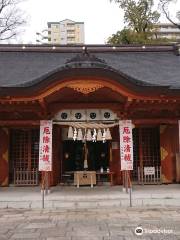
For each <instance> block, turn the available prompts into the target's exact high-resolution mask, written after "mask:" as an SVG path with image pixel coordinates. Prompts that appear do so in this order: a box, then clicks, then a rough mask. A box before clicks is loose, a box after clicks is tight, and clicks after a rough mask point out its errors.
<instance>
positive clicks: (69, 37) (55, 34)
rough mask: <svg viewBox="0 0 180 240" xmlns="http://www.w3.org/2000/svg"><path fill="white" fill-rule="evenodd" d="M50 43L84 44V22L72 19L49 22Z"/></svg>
mask: <svg viewBox="0 0 180 240" xmlns="http://www.w3.org/2000/svg"><path fill="white" fill-rule="evenodd" d="M48 43H52V44H84V22H75V21H72V20H70V19H65V20H63V21H60V22H48Z"/></svg>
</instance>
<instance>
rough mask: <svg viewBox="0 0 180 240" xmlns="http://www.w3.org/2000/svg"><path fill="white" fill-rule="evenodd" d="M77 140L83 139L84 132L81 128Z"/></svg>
mask: <svg viewBox="0 0 180 240" xmlns="http://www.w3.org/2000/svg"><path fill="white" fill-rule="evenodd" d="M77 140H79V141H82V140H83V134H82V129H81V128H79V129H78V134H77Z"/></svg>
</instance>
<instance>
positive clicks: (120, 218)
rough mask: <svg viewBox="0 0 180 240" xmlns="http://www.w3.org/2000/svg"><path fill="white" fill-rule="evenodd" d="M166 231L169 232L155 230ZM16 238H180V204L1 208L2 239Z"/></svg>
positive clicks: (0, 233) (149, 239)
mask: <svg viewBox="0 0 180 240" xmlns="http://www.w3.org/2000/svg"><path fill="white" fill-rule="evenodd" d="M16 218H17V219H18V223H17V221H16ZM10 219H11V221H10V222H8V220H10ZM61 220H64V221H61ZM137 227H142V229H143V231H144V233H143V235H142V236H137V235H136V234H135V229H136V228H137ZM164 230H166V231H170V232H169V233H163V232H162V233H158V232H156V233H155V232H153V231H164ZM147 231H148V232H147ZM14 239H19V240H21V239H25V240H26V239H37V240H53V239H59V240H131V239H133V240H134V239H135V240H136V239H138V240H141V239H143V240H159V239H160V240H166V239H167V240H179V239H180V207H171V208H167V207H161V208H150V207H143V208H142V207H141V208H137V207H136V208H123V209H121V208H119V207H113V208H102V209H78V210H70V209H69V210H66V211H65V210H64V211H60V210H57V211H56V210H54V209H53V210H41V211H40V210H38V211H37V210H30V209H29V210H27V209H23V210H22V209H6V210H5V209H0V240H14Z"/></svg>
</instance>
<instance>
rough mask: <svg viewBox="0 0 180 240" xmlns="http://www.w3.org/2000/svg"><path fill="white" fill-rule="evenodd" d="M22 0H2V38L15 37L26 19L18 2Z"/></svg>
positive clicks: (0, 3)
mask: <svg viewBox="0 0 180 240" xmlns="http://www.w3.org/2000/svg"><path fill="white" fill-rule="evenodd" d="M20 2H21V0H0V40H7V39H11V38H14V37H15V36H16V35H17V34H18V28H19V27H21V26H23V25H24V24H25V23H26V21H25V18H24V13H23V11H21V10H20V8H19V7H18V4H19V3H20Z"/></svg>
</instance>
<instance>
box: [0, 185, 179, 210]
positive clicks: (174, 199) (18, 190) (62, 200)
mask: <svg viewBox="0 0 180 240" xmlns="http://www.w3.org/2000/svg"><path fill="white" fill-rule="evenodd" d="M51 189H52V191H51V193H50V194H49V195H47V196H45V208H46V209H47V208H49V209H56V208H57V209H59V208H61V209H80V208H88V209H89V208H103V207H128V206H129V194H127V193H125V192H123V191H122V186H113V187H110V186H98V187H94V188H90V187H80V188H79V189H78V188H76V187H74V186H67V187H62V186H56V187H53V188H51ZM132 204H133V206H134V207H139V206H142V207H144V206H179V207H180V184H169V185H150V186H149V185H144V186H141V185H134V186H133V191H132ZM41 207H42V196H41V193H40V187H7V188H3V187H1V188H0V208H27V209H30V208H32V209H38V208H41Z"/></svg>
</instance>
